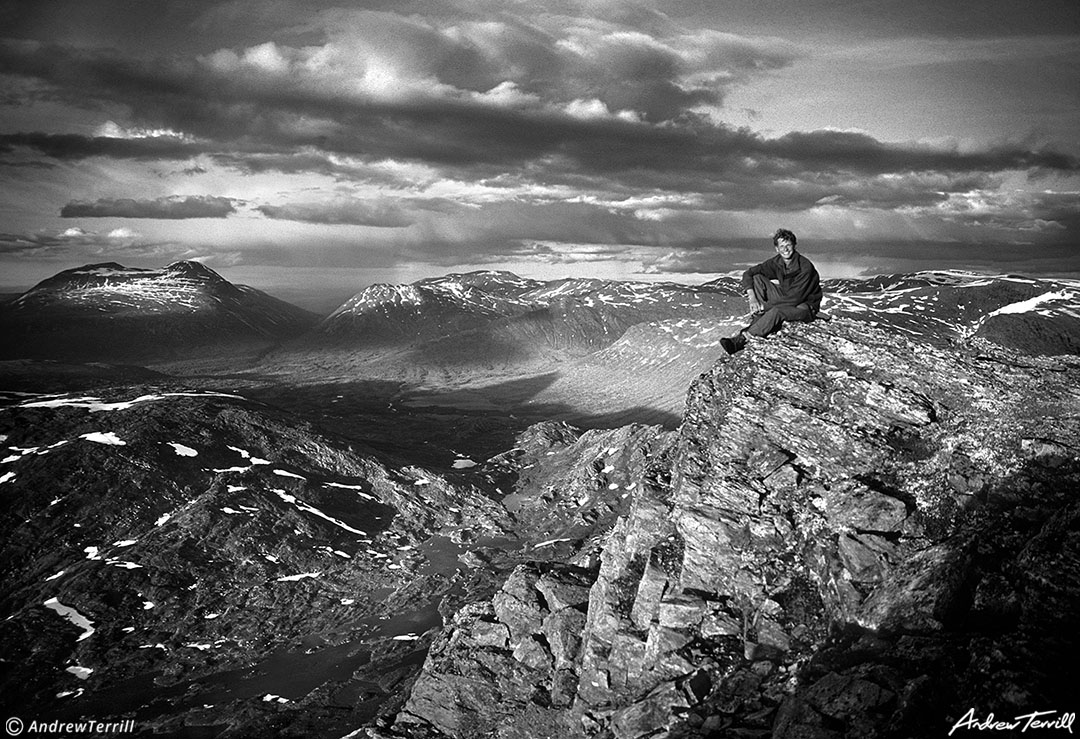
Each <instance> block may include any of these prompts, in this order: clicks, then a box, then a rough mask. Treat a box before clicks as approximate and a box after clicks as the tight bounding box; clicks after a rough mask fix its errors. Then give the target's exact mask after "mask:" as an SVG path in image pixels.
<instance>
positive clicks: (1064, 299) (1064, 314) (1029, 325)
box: [822, 271, 1080, 354]
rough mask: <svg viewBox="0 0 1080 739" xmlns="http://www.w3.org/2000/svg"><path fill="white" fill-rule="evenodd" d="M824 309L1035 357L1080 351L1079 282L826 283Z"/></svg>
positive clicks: (956, 278) (940, 276)
mask: <svg viewBox="0 0 1080 739" xmlns="http://www.w3.org/2000/svg"><path fill="white" fill-rule="evenodd" d="M822 307H823V310H825V311H826V312H827V313H829V314H830V315H835V316H846V317H850V318H855V319H858V320H864V321H867V322H868V323H871V324H872V325H881V326H887V327H891V328H893V329H895V330H899V331H902V332H904V333H906V334H909V335H912V336H915V337H918V338H921V339H924V340H927V341H930V342H932V343H939V344H940V343H942V342H944V341H952V340H957V339H960V340H962V339H967V338H970V337H974V336H978V337H981V338H985V339H989V340H991V341H994V342H995V343H998V344H1002V345H1005V346H1009V347H1011V348H1013V349H1017V350H1019V351H1022V352H1025V353H1031V354H1075V353H1080V283H1078V282H1075V281H1071V280H1041V279H1033V278H1030V277H1022V276H1017V275H993V276H988V275H980V274H974V273H968V272H957V271H937V272H917V273H914V274H910V275H894V276H888V277H877V278H874V279H872V280H836V281H832V282H830V283H828V284H827V292H826V300H825V301H824V302H823V306H822Z"/></svg>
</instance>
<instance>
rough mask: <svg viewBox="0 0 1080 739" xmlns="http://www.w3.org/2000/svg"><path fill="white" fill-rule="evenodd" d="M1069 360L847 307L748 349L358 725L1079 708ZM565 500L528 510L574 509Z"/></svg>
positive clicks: (682, 727) (655, 729)
mask: <svg viewBox="0 0 1080 739" xmlns="http://www.w3.org/2000/svg"><path fill="white" fill-rule="evenodd" d="M1078 369H1080V363H1078V362H1077V361H1076V359H1075V358H1067V357H1058V358H1052V357H1051V358H1047V357H1039V358H1032V357H1025V356H1018V355H1016V354H1013V353H1011V352H1009V351H1007V350H1003V349H1001V348H1000V347H996V346H993V345H990V344H986V343H982V342H980V341H978V340H975V341H973V342H971V343H968V344H965V345H962V346H956V347H953V348H934V347H931V346H928V345H926V344H924V343H921V342H918V343H917V342H913V341H911V340H908V339H905V338H902V337H899V336H897V335H896V334H895V333H890V332H886V331H884V330H879V329H875V328H871V327H868V326H866V325H865V324H859V323H856V322H853V321H850V320H847V319H843V320H835V321H832V322H829V323H824V322H819V323H815V324H812V325H809V326H794V327H790V328H787V329H785V331H784V333H783V334H782V338H781V337H776V338H774V339H771V340H764V341H759V342H754V343H753V344H752V345H751V347H750V348H749V349H748V350H747V351H746V352H745V353H743V354H740V355H737V356H736V357H735V358H732V359H726V360H721V361H719V362H717V363H716V364H715V366H713V368H712V369H711V370H709V371H708V372H706V373H705V374H703V375H702V376H701V377H700V378H699V379H698V380H697V381H696V382H695V383H694V384H693V386H692V387H691V388H690V391H689V394H688V397H687V402H686V411H685V417H684V420H683V423H682V425H681V426H680V427H679V428H678V430H677V431H675V432H671V433H663V432H659V431H656V432H654V433H655V437H654V438H652V439H651V441H650V443H651V444H652V446H653V448H652V450H651V452H650V454H649V455H648V458H647V463H645V464H644V465H643V466H641V467H640V468H638V469H637V470H635V471H634V473H633V474H632V476H631V477H630V478H629V479H620V480H617V481H613V482H612V484H611V485H609V486H607V487H609V488H610V493H611V496H612V498H613V500H619V499H623V501H624V505H625V509H624V512H623V513H621V515H619V516H618V517H617V518H616V519H615V520H614V523H613V525H612V526H611V528H610V530H609V531H607V532H606V533H604V534H603V535H601V536H597V537H594V538H586V539H581V538H578V537H577V535H576V534H574V533H571V534H570V535H569V536H568V537H567V538H569V539H570V540H571V541H572V542H574V543H575V544H577V546H575V547H574V548H573V551H570V552H568V556H567V557H565V558H564V559H560V560H559V561H551V560H548V561H535V562H524V563H522V564H520V565H519V566H517V567H516V568H515V569H514V570H513V572H512V574H511V575H510V576H509V577H508V578H507V579H506V581H505V584H503V585H502V587H501V589H500V590H499V592H497V593H496V594H495V595H494V596H493V597H492V598H490V599H489V600H484V601H481V602H477V603H472V604H469V605H467V606H466V607H464V608H462V609H461V610H459V611H458V612H457V613H455V614H454V615H453V618H452V620H451V621H450V623H449V624H448V625H447V627H446V628H445V629H444V630H443V631H442V632H441V633H440V634H439V635H438V636H437V637H436V639H435V641H434V643H433V644H432V647H431V650H430V653H429V655H428V657H427V660H426V662H425V663H424V666H423V669H422V671H421V673H420V675H419V676H418V678H417V679H416V681H415V684H414V685H413V686H412V688H411V691H410V694H409V697H408V700H407V702H406V703H405V705H404V707H403V710H401V712H400V713H398V714H397V715H396V717H395V718H394V720H393V721H392V723H390V722H384V725H383V728H381V729H367V730H365V732H366V734H367V735H368V736H376V737H391V736H409V737H442V736H448V737H455V738H460V739H463V738H465V737H482V736H497V737H506V738H510V737H521V738H522V739H525V738H526V737H528V738H530V739H532V738H535V737H618V738H619V739H636V738H638V737H653V736H670V737H708V736H724V737H728V736H730V737H766V736H775V737H781V738H794V737H800V738H801V739H806V738H813V739H832V738H834V737H911V736H924V735H935V736H937V735H944V734H945V733H947V732H948V730H949V729H950V728H951V727H953V726H954V725H955V724H956V723H957V722H958V721H959V720H961V719H962V717H963V716H964V715H965V714H967V712H968V711H969V710H970V709H974V715H975V716H976V717H985V716H986V715H987V714H988V713H991V712H993V713H994V714H995V715H996V716H999V717H1012V716H1016V715H1022V714H1026V713H1029V712H1031V711H1058V712H1059V714H1057V715H1060V713H1061V712H1068V711H1075V709H1076V701H1075V692H1074V686H1075V682H1073V681H1070V680H1068V679H1067V676H1068V675H1069V674H1070V672H1072V671H1074V670H1075V668H1074V665H1075V664H1077V659H1078V658H1080V638H1078V637H1077V635H1076V632H1075V624H1077V623H1080V500H1078V499H1077V497H1076V491H1077V490H1080V460H1078V453H1080V424H1078V423H1077V421H1078V418H1080V389H1078V387H1077V379H1078V377H1080V375H1078V372H1077V370H1078ZM576 443H579V444H580V441H578V442H576ZM608 451H609V450H605V449H602V448H597V449H595V456H594V458H593V459H594V461H593V462H592V465H591V467H592V472H593V474H594V476H595V477H600V478H603V477H604V476H605V474H611V473H614V472H616V470H615V468H614V467H613V466H611V465H609V464H606V462H605V459H606V457H605V454H606V453H607V452H608ZM590 485H591V488H592V490H593V491H595V490H596V489H599V488H603V487H604V486H602V485H597V484H596V483H595V480H594V481H593V482H591V483H590ZM585 492H586V494H585V495H583V496H582V497H583V499H584V500H585V501H589V502H592V503H593V504H594V501H592V498H591V497H590V495H589V494H588V491H587V490H586V491H585ZM552 493H553V491H548V495H547V497H546V498H542V499H536V500H534V501H532V502H533V503H534V504H535V505H534V506H533V507H532V509H533V510H535V509H547V510H553V509H560V510H564V511H565V515H566V519H567V520H570V519H572V518H573V516H574V515H576V514H577V511H576V509H577V507H578V500H576V496H575V492H574V491H572V490H567V489H565V488H564V489H562V490H560V491H558V493H557V494H554V495H553V494H552ZM533 494H534V495H540V491H533ZM624 496H625V497H624ZM519 505H520V506H521V507H522V509H529V508H530V506H529V501H519ZM558 538H562V537H558ZM365 732H361V734H363V733H365Z"/></svg>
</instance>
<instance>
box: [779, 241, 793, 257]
mask: <svg viewBox="0 0 1080 739" xmlns="http://www.w3.org/2000/svg"><path fill="white" fill-rule="evenodd" d="M776 253H777V254H779V255H780V256H781V257H783V258H784V259H785V260H788V259H791V257H792V256H793V255H794V254H795V245H794V244H792V243H791V241H790V240H789V239H780V240H779V241H777V242H776Z"/></svg>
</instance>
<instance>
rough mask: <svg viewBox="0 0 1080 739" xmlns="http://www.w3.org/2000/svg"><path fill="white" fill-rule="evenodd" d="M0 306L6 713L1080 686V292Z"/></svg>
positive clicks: (675, 728)
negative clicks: (775, 304)
mask: <svg viewBox="0 0 1080 739" xmlns="http://www.w3.org/2000/svg"><path fill="white" fill-rule="evenodd" d="M824 287H825V291H826V298H825V300H824V302H823V306H822V308H823V315H822V317H821V320H817V321H814V322H813V323H811V324H796V325H789V326H786V327H784V329H783V330H782V331H781V332H780V333H779V334H777V335H775V336H773V337H770V338H768V339H765V340H762V341H755V342H751V344H750V345H749V347H748V348H747V349H746V350H745V351H744V352H742V353H740V354H739V355H736V356H734V357H729V356H727V355H726V353H724V352H723V350H722V349H721V348H720V344H719V338H720V337H721V336H725V335H728V334H730V333H733V332H734V331H736V330H738V328H739V327H741V326H743V325H745V320H746V317H745V316H743V315H742V313H743V312H744V310H745V299H744V297H743V296H742V291H741V289H740V287H739V284H738V280H737V279H736V278H722V279H720V280H716V281H713V282H710V283H706V284H704V285H697V286H687V285H678V284H674V283H620V282H611V281H604V280H558V281H551V282H541V281H535V280H528V279H523V278H520V277H517V276H515V275H512V274H510V273H506V272H474V273H469V274H454V275H446V276H444V277H440V278H433V279H427V280H421V281H419V282H416V283H413V284H411V285H399V286H391V285H376V286H372V287H369V288H367V289H365V290H363V291H361V292H360V293H358V294H357V295H356V296H355V297H353V298H352V299H351V300H349V301H347V302H346V303H345V304H344V305H342V306H341V307H340V308H338V309H337V310H336V311H334V312H333V313H331V314H330V315H328V316H326V317H323V318H321V319H320V318H319V317H317V316H314V315H311V314H308V313H306V312H304V311H301V310H300V309H298V308H295V307H293V306H290V305H288V304H287V303H283V302H281V301H278V300H275V299H274V298H272V297H270V296H268V295H265V294H264V293H261V292H259V291H257V290H253V289H252V288H247V287H243V286H235V285H232V284H231V283H229V282H228V281H226V280H225V279H224V278H222V277H221V276H220V275H218V274H217V273H215V272H213V271H212V270H210V269H208V268H206V267H205V266H203V265H200V264H197V263H193V262H180V263H176V264H173V265H169V266H168V267H166V268H164V269H161V270H136V269H131V268H126V267H122V266H120V265H117V264H111V263H110V264H99V265H89V266H86V267H82V268H78V269H74V270H68V271H65V272H62V273H60V274H58V275H57V276H55V277H53V278H50V279H49V280H46V281H44V282H42V283H41V284H39V285H37V286H36V287H34V288H33V289H32V290H30V291H28V292H26V293H25V294H23V295H20V296H16V297H14V298H12V299H11V300H10V301H9V302H7V303H6V304H4V305H3V306H0V326H3V330H4V332H5V333H4V337H5V341H4V347H5V349H4V357H5V361H0V446H2V447H3V449H2V450H0V456H2V458H0V496H2V500H3V505H2V506H0V546H2V550H3V551H2V557H0V569H2V571H3V583H4V585H3V589H2V590H0V606H2V612H0V655H2V658H0V700H2V702H3V704H4V708H5V709H7V710H8V715H10V716H21V717H23V718H24V719H30V718H31V717H36V718H38V719H39V720H41V719H46V718H47V719H49V720H64V721H69V720H70V721H74V720H79V719H83V718H94V719H96V720H116V721H119V720H129V719H130V720H134V721H135V725H136V727H137V730H136V733H137V734H139V735H150V734H153V735H155V736H177V737H189V736H190V737H204V736H205V737H248V736H275V735H276V736H338V737H346V736H348V737H369V738H370V739H392V738H393V739H400V738H404V737H412V738H413V739H444V738H445V737H454V738H455V739H471V738H472V737H489V736H496V737H501V738H503V739H511V738H518V737H520V738H521V739H525V738H526V737H528V738H529V739H532V738H533V737H617V738H618V739H644V737H660V736H664V737H702V738H704V737H721V736H723V737H727V736H731V737H766V736H777V737H782V738H784V739H795V737H812V738H814V739H836V738H838V737H896V738H897V739H899V738H900V737H913V736H938V735H942V734H944V735H948V733H949V730H950V729H951V728H953V727H954V726H955V725H956V724H957V722H960V721H962V719H963V717H964V716H965V715H966V713H967V712H968V711H969V709H970V710H973V711H974V714H973V715H974V716H976V717H979V718H980V719H981V718H983V717H985V716H987V715H988V714H990V713H993V714H994V715H996V716H999V717H1010V718H1011V717H1013V716H1019V715H1022V714H1024V713H1027V712H1031V711H1036V710H1039V711H1054V712H1056V713H1055V714H1054V716H1050V714H1047V716H1048V717H1049V718H1061V717H1062V716H1064V715H1066V714H1067V713H1068V712H1069V711H1074V710H1075V707H1074V706H1072V705H1071V703H1070V701H1071V700H1073V696H1072V694H1071V692H1070V686H1071V683H1070V682H1068V681H1067V680H1066V679H1063V676H1066V675H1067V674H1068V673H1069V671H1070V670H1071V669H1072V667H1071V666H1072V665H1073V664H1075V663H1076V659H1077V658H1078V657H1080V640H1078V639H1077V638H1076V637H1075V635H1074V629H1073V628H1072V627H1073V625H1074V624H1075V623H1076V622H1077V620H1078V618H1080V610H1078V608H1080V605H1078V604H1080V574H1078V573H1080V527H1078V525H1080V509H1078V507H1077V504H1076V502H1075V496H1074V495H1073V492H1074V491H1075V490H1076V489H1077V487H1078V485H1080V425H1078V424H1077V422H1076V421H1077V418H1080V391H1078V390H1077V388H1078V387H1080V383H1078V382H1077V380H1078V379H1080V374H1078V373H1080V325H1078V324H1080V283H1076V282H1072V281H1068V280H1040V279H1033V278H1027V277H1023V276H1016V275H998V276H986V275H976V274H971V273H961V272H920V273H915V274H905V275H889V276H879V277H874V278H868V279H862V280H830V281H826V283H825V286H824Z"/></svg>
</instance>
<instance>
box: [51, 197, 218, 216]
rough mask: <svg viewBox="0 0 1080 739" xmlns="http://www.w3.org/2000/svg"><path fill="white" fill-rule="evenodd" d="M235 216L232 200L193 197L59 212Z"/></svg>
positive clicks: (78, 204) (113, 201) (76, 205)
mask: <svg viewBox="0 0 1080 739" xmlns="http://www.w3.org/2000/svg"><path fill="white" fill-rule="evenodd" d="M235 212H236V205H235V203H234V201H233V200H232V199H231V198H223V197H214V196H201V195H192V196H189V197H178V196H173V197H164V198H156V199H154V200H134V199H132V198H103V199H101V200H96V201H94V202H82V201H74V202H71V203H68V204H67V205H65V206H64V207H63V208H62V209H61V210H60V216H61V217H62V218H110V217H115V218H161V219H169V220H175V219H183V218H225V217H226V216H228V215H229V214H231V213H235Z"/></svg>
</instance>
